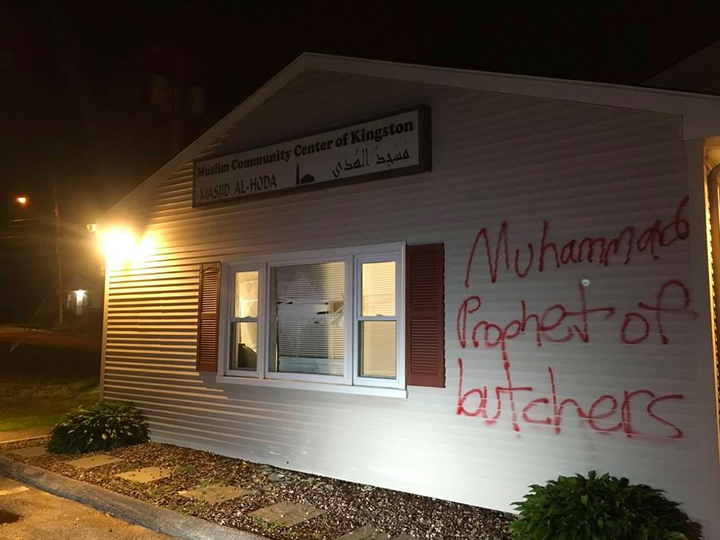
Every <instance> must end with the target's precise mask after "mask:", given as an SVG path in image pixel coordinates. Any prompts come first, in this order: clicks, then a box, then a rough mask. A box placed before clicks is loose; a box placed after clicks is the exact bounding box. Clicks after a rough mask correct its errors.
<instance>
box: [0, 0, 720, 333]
mask: <svg viewBox="0 0 720 540" xmlns="http://www.w3.org/2000/svg"><path fill="white" fill-rule="evenodd" d="M440 6H441V7H440ZM431 7H432V8H431ZM719 20H720V2H718V1H714V2H702V1H660V0H658V1H655V2H645V1H638V0H627V1H624V2H610V1H593V2H591V1H589V0H588V1H583V0H575V1H573V2H559V1H551V2H540V1H535V2H513V1H509V0H504V1H493V2H490V1H483V0H476V1H475V2H442V3H440V2H434V3H430V2H427V3H423V2H412V3H411V2H400V1H395V2H392V1H386V2H377V3H376V2H367V1H362V2H361V1H354V2H318V3H313V2H297V3H289V2H288V3H285V2H241V1H230V0H225V1H223V2H216V1H210V0H205V1H202V2H196V1H182V2H180V1H178V2H172V1H165V0H164V1H162V2H150V1H147V2H132V1H123V2H102V1H94V2H81V1H70V2H51V1H45V2H42V1H41V2H35V1H18V2H6V1H4V0H0V126H1V127H2V129H0V163H2V167H1V168H0V197H1V198H0V251H1V252H2V255H1V256H2V257H3V259H2V260H3V262H2V265H0V294H3V295H4V296H5V297H6V298H10V299H12V300H14V301H11V302H10V303H12V304H14V306H15V307H14V308H12V309H10V308H8V307H7V304H8V302H6V307H5V308H0V321H2V320H3V319H5V320H7V319H11V318H15V319H22V318H23V317H27V312H28V311H32V309H34V307H35V304H37V303H38V301H39V299H41V298H42V297H43V296H44V295H45V294H46V292H47V290H48V287H52V283H53V282H54V281H53V279H54V278H53V270H52V268H53V266H52V260H51V246H52V241H51V240H52V237H51V235H52V230H51V228H48V221H47V216H48V214H49V212H51V210H52V205H53V197H52V193H53V183H55V185H56V186H57V193H58V201H59V207H60V211H61V215H62V218H63V220H66V221H68V222H72V223H77V224H80V225H82V224H85V223H89V222H92V221H94V220H95V219H96V217H97V216H98V215H100V214H101V213H102V212H104V211H105V210H107V209H108V208H109V207H110V206H112V205H113V204H114V203H115V202H117V201H118V200H119V199H120V198H121V197H122V196H123V195H125V194H126V193H127V192H128V191H130V190H131V189H132V188H133V187H134V186H136V185H137V184H138V183H140V182H142V181H143V180H144V179H145V178H147V177H148V176H149V175H150V174H152V173H153V172H154V171H155V170H157V169H158V168H159V167H160V166H162V165H163V164H164V163H165V162H166V161H167V160H168V159H170V157H172V145H171V138H172V137H171V133H172V128H171V126H172V121H171V117H170V116H169V115H168V114H167V110H164V109H163V108H162V107H154V106H153V105H152V103H151V83H152V80H153V79H152V76H153V74H158V73H159V74H165V75H167V74H168V73H177V68H176V67H175V68H173V67H168V66H181V67H180V69H181V70H182V73H183V77H184V78H183V81H184V84H186V85H187V86H199V87H202V88H203V89H204V93H205V111H204V115H203V116H202V117H200V118H192V119H190V118H188V119H187V121H185V122H184V124H183V129H182V131H181V139H182V146H185V145H187V144H188V143H190V142H191V141H192V140H193V139H194V138H196V137H197V136H198V135H200V134H201V133H202V132H203V131H204V130H205V129H207V128H209V127H210V126H212V125H213V124H214V123H215V122H216V121H217V120H219V119H220V118H221V117H222V116H223V115H225V114H226V113H227V112H229V111H230V110H231V109H232V108H233V107H235V106H237V105H238V104H240V103H241V102H242V101H243V99H244V98H246V97H247V96H248V95H250V94H251V93H252V92H253V91H254V90H256V89H257V88H258V87H260V86H261V85H262V84H264V83H265V82H266V81H267V80H268V79H270V78H271V77H272V76H274V75H275V74H276V73H277V72H278V71H280V70H281V69H282V68H283V67H285V66H286V65H287V64H289V63H290V62H291V61H292V60H294V59H295V58H296V57H297V56H298V55H300V54H301V53H302V52H304V51H311V52H319V53H329V54H338V55H347V56H356V57H364V58H373V59H381V60H390V61H399V62H410V63H418V64H429V65H439V66H449V67H458V68H469V69H477V70H485V71H497V72H505V73H518V74H525V75H538V76H547V77H559V78H567V79H578V80H589V81H602V82H610V83H620V84H631V85H633V84H635V85H637V84H640V83H642V81H644V80H645V79H647V78H649V77H650V76H652V75H654V74H656V73H657V72H659V71H662V70H663V69H665V68H668V67H670V66H671V65H673V64H675V63H677V62H679V61H680V60H682V59H684V58H685V57H687V56H689V55H691V54H693V53H694V52H696V51H698V50H700V49H702V48H703V47H706V46H708V45H710V44H711V43H713V42H715V41H717V40H718V39H720V24H718V23H717V21H719ZM173 69H175V71H173ZM168 80H169V79H168ZM18 193H26V194H28V195H29V196H30V197H31V202H32V206H33V207H32V209H27V210H25V211H23V212H20V211H19V210H18V209H17V208H16V207H15V206H14V205H13V204H12V197H13V196H14V195H16V194H18ZM28 210H31V211H32V214H29V212H28ZM17 219H21V220H24V221H13V220H17ZM78 238H80V237H79V236H77V237H76V235H74V234H73V233H71V232H68V233H67V234H66V235H65V236H64V237H63V245H64V246H65V248H64V249H66V250H67V252H68V259H72V257H73V256H76V257H80V258H82V255H81V253H82V250H80V251H78V252H77V253H80V255H73V249H74V247H73V246H74V245H75V244H77V242H78V241H79V240H78ZM76 247H77V246H76ZM80 266H81V265H80ZM68 271H69V272H71V273H72V272H75V271H77V272H85V273H87V272H88V270H87V269H86V270H82V269H81V268H79V269H77V270H73V269H68ZM28 289H30V290H31V291H30V292H28V291H27V290H28ZM23 290H25V292H22V291H23ZM31 308H32V309H31Z"/></svg>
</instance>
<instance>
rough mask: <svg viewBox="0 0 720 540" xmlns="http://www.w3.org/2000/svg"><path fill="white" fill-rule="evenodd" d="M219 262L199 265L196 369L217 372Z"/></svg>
mask: <svg viewBox="0 0 720 540" xmlns="http://www.w3.org/2000/svg"><path fill="white" fill-rule="evenodd" d="M220 268H221V266H220V263H217V262H214V263H205V264H203V265H201V266H200V294H199V298H198V348H197V370H198V371H212V372H217V367H218V331H219V327H220Z"/></svg>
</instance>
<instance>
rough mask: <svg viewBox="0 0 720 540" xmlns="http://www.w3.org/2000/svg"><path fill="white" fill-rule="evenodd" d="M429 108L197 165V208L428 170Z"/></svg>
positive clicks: (213, 159)
mask: <svg viewBox="0 0 720 540" xmlns="http://www.w3.org/2000/svg"><path fill="white" fill-rule="evenodd" d="M430 144H431V133H430V109H429V108H428V107H425V106H420V107H416V108H413V109H410V110H406V111H401V112H397V113H394V114H391V115H389V116H383V117H381V118H374V119H371V120H366V121H363V122H359V123H355V124H353V125H350V126H344V127H340V128H335V129H331V130H328V131H324V132H321V133H315V134H312V135H308V136H304V137H300V138H297V139H293V140H290V141H285V142H281V143H277V144H273V145H269V146H264V147H261V148H255V149H252V150H246V151H244V152H239V153H236V154H230V155H226V156H219V157H212V158H209V159H203V160H198V161H196V162H195V164H194V166H195V167H194V182H193V206H204V205H208V204H215V203H222V202H227V201H233V200H240V199H246V198H248V197H253V196H258V195H272V194H275V193H278V194H279V193H287V192H289V191H290V190H295V189H310V188H319V187H331V186H335V185H339V184H342V183H347V182H358V181H365V180H377V179H381V178H388V177H393V176H402V175H407V174H415V173H420V172H425V171H429V170H431V168H432V163H431V161H432V157H431V154H432V153H431V148H430Z"/></svg>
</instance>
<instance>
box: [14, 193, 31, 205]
mask: <svg viewBox="0 0 720 540" xmlns="http://www.w3.org/2000/svg"><path fill="white" fill-rule="evenodd" d="M15 202H16V203H18V204H19V205H20V206H27V203H28V198H27V197H26V196H25V195H19V196H17V197H15Z"/></svg>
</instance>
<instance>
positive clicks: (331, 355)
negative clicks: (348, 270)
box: [270, 262, 345, 376]
mask: <svg viewBox="0 0 720 540" xmlns="http://www.w3.org/2000/svg"><path fill="white" fill-rule="evenodd" d="M271 294H272V297H271V309H272V310H273V317H272V323H273V324H272V330H271V335H272V338H273V339H274V341H275V343H274V349H275V351H276V354H275V362H274V363H271V365H270V368H271V371H276V372H285V373H313V374H322V375H338V376H341V375H343V373H344V360H345V263H343V262H326V263H315V264H302V265H292V266H277V267H274V268H272V273H271Z"/></svg>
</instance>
